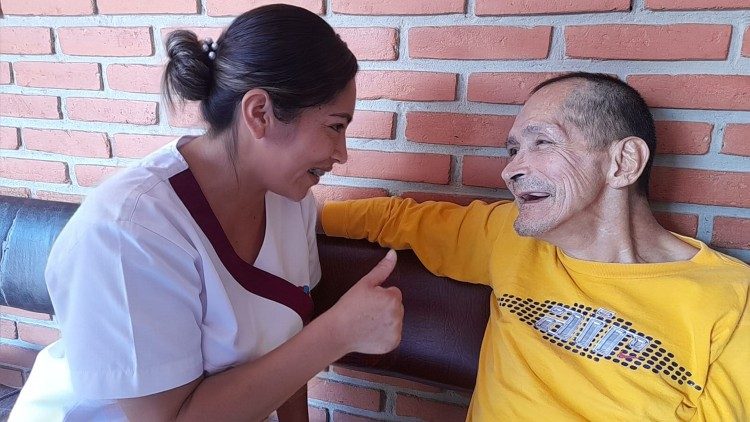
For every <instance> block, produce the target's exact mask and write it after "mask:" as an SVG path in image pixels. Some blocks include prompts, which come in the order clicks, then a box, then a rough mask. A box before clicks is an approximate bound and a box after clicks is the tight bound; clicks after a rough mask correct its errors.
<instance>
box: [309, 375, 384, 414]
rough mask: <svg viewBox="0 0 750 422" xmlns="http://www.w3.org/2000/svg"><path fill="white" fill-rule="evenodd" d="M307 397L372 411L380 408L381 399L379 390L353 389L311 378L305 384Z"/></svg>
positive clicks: (352, 387) (351, 386) (353, 387)
mask: <svg viewBox="0 0 750 422" xmlns="http://www.w3.org/2000/svg"><path fill="white" fill-rule="evenodd" d="M307 396H308V397H310V398H312V399H316V400H322V401H325V402H329V403H336V404H343V405H346V406H352V407H357V408H359V409H365V410H372V411H378V410H380V409H381V408H382V407H381V401H382V398H383V397H382V392H381V391H379V390H373V389H371V388H362V387H355V386H353V385H348V384H342V383H339V382H335V381H329V380H325V379H321V378H313V379H311V380H310V381H309V382H308V383H307Z"/></svg>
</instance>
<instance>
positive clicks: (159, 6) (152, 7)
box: [96, 0, 199, 15]
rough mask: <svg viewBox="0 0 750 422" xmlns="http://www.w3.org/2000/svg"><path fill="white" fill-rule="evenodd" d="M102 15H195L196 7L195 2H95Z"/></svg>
mask: <svg viewBox="0 0 750 422" xmlns="http://www.w3.org/2000/svg"><path fill="white" fill-rule="evenodd" d="M96 5H97V8H98V9H99V13H100V14H102V15H127V14H134V15H137V14H169V13H178V14H195V13H198V11H199V10H198V7H197V3H196V2H195V0H161V1H154V0H128V1H122V0H96Z"/></svg>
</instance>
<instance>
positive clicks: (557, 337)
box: [322, 73, 750, 421]
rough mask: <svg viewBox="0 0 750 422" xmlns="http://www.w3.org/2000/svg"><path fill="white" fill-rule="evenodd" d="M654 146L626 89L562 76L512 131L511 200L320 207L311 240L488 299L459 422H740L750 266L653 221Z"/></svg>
mask: <svg viewBox="0 0 750 422" xmlns="http://www.w3.org/2000/svg"><path fill="white" fill-rule="evenodd" d="M655 143H656V138H655V133H654V122H653V118H652V117H651V114H650V112H649V110H648V108H647V106H646V104H645V102H644V101H643V99H642V98H641V97H640V95H639V94H638V93H637V92H636V91H635V90H634V89H632V88H631V87H629V86H628V85H627V84H625V83H623V82H621V81H619V80H618V79H616V78H612V77H609V76H606V75H600V74H589V73H573V74H568V75H564V76H561V77H557V78H554V79H551V80H549V81H546V82H544V83H542V84H541V85H539V86H538V87H537V88H535V89H534V91H533V93H532V95H531V97H530V98H529V99H528V101H527V102H526V104H525V105H524V107H523V109H522V110H521V112H520V114H519V115H518V116H517V117H516V120H515V123H514V125H513V128H512V129H511V131H510V136H509V138H508V142H507V150H508V154H509V155H510V157H511V158H510V161H509V163H508V165H507V166H506V167H505V169H504V170H503V171H502V177H503V179H504V180H505V182H506V184H507V186H508V188H509V189H510V191H511V192H512V193H513V195H514V196H515V201H514V202H506V203H503V202H497V203H492V204H485V203H483V202H481V201H475V202H473V203H471V204H470V205H468V206H465V207H463V206H458V205H454V204H450V203H440V202H426V203H423V204H417V203H415V202H414V201H412V200H408V199H400V198H378V199H369V200H359V201H345V202H332V203H328V204H326V206H325V208H324V210H323V214H322V223H323V228H324V230H325V231H326V233H327V234H329V235H333V236H346V237H351V238H368V239H369V240H371V241H377V242H379V243H380V244H381V245H384V246H389V247H393V248H396V249H399V248H412V249H414V251H415V252H416V254H417V255H418V256H419V257H420V259H421V260H422V262H423V263H424V265H425V266H426V267H427V268H428V269H429V270H431V271H432V272H434V273H436V274H439V275H444V276H448V277H452V278H454V279H457V280H461V281H466V282H471V283H482V284H487V285H489V286H491V287H492V297H491V301H490V307H491V312H490V319H489V322H488V326H487V329H486V332H485V336H484V341H483V344H482V350H481V354H480V362H479V373H478V376H477V384H476V389H475V391H474V395H473V397H472V402H471V407H470V409H469V416H468V419H469V420H472V421H504V420H555V421H558V420H603V419H605V418H607V419H610V420H618V421H619V420H712V421H716V420H722V421H724V420H726V421H740V420H750V413H748V412H750V318H749V317H748V314H749V313H750V311H748V301H749V300H748V290H749V283H750V267H748V266H746V265H745V264H743V263H742V262H740V261H738V260H736V259H733V258H731V257H728V256H725V255H723V254H721V253H718V252H716V251H713V250H711V249H709V248H708V247H707V246H706V245H705V244H704V243H702V242H700V241H698V240H695V239H692V238H688V237H685V236H680V235H678V234H675V233H671V232H669V231H667V230H666V229H664V228H663V227H661V226H660V225H659V224H658V223H657V222H656V220H655V219H654V217H653V215H652V213H651V210H650V209H649V203H648V199H647V194H648V178H649V170H650V167H651V162H652V157H653V154H654V150H655Z"/></svg>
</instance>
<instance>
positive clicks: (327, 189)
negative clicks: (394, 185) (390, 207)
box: [312, 185, 388, 202]
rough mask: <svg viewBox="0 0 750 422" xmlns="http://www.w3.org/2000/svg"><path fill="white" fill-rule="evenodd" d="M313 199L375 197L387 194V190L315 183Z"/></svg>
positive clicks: (331, 199)
mask: <svg viewBox="0 0 750 422" xmlns="http://www.w3.org/2000/svg"><path fill="white" fill-rule="evenodd" d="M312 191H313V194H314V195H315V200H316V201H317V202H325V201H344V200H347V199H363V198H375V197H379V196H388V192H387V191H386V190H385V189H381V188H354V187H349V186H332V185H315V186H313V187H312Z"/></svg>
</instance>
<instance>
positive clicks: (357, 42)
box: [336, 27, 398, 60]
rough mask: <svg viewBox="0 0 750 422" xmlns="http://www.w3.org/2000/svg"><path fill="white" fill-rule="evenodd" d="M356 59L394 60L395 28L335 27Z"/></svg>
mask: <svg viewBox="0 0 750 422" xmlns="http://www.w3.org/2000/svg"><path fill="white" fill-rule="evenodd" d="M336 32H337V33H338V34H339V35H341V39H342V40H344V42H346V45H347V46H349V49H350V50H352V53H354V55H355V56H356V57H357V59H358V60H396V58H397V57H398V32H396V29H395V28H380V27H378V28H336Z"/></svg>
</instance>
